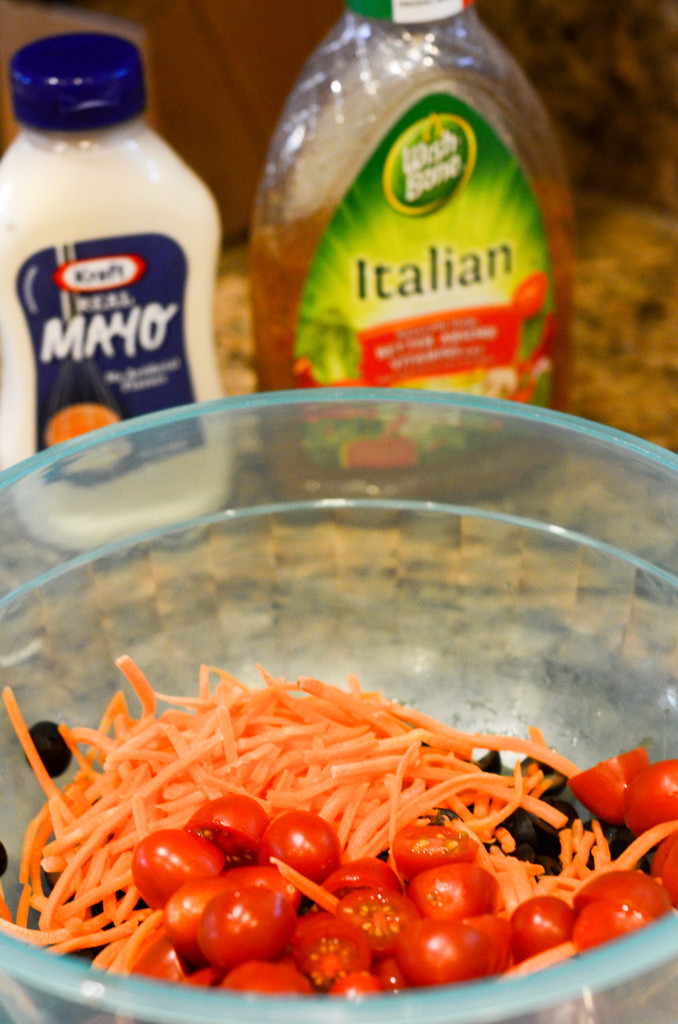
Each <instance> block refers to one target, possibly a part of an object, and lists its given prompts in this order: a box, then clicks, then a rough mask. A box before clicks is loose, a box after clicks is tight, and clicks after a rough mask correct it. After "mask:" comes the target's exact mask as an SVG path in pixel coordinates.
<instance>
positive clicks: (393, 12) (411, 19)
mask: <svg viewBox="0 0 678 1024" xmlns="http://www.w3.org/2000/svg"><path fill="white" fill-rule="evenodd" d="M473 2H474V0H345V4H346V6H347V7H348V8H349V10H351V11H354V12H355V13H356V14H362V15H363V16H364V17H365V18H379V19H380V20H381V21H393V22H396V23H398V24H401V25H403V24H405V25H406V24H414V23H415V22H422V21H440V20H442V19H443V18H451V17H453V16H454V15H455V14H461V12H462V11H463V10H465V8H467V7H470V6H471V5H472V4H473Z"/></svg>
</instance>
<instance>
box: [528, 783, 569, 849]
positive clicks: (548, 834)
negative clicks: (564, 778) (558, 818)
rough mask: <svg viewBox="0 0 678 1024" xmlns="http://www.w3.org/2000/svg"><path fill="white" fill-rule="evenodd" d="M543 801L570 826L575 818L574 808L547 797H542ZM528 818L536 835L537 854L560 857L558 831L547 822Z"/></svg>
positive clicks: (565, 801) (565, 802) (562, 801)
mask: <svg viewBox="0 0 678 1024" xmlns="http://www.w3.org/2000/svg"><path fill="white" fill-rule="evenodd" d="M543 800H544V802H545V803H547V804H549V806H551V807H555V808H556V809H557V810H559V811H561V812H562V813H563V814H564V815H565V816H566V817H567V825H571V824H572V822H573V821H574V820H575V818H576V817H577V812H576V810H575V808H574V807H573V806H572V804H570V803H568V802H567V800H559V799H558V798H553V799H549V798H548V797H544V798H543ZM530 817H531V818H532V821H533V823H534V827H535V831H536V833H537V844H536V849H537V852H538V853H543V854H545V855H546V856H548V857H558V856H559V855H560V830H559V829H557V828H554V827H553V825H549V823H548V822H547V821H543V820H542V819H541V818H537V817H536V816H533V815H530ZM566 827H567V826H566Z"/></svg>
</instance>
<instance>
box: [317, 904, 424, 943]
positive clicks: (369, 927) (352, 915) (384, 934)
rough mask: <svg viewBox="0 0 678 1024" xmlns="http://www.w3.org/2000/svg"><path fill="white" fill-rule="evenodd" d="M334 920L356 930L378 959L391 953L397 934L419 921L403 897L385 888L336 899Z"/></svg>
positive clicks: (414, 908) (415, 909)
mask: <svg viewBox="0 0 678 1024" xmlns="http://www.w3.org/2000/svg"><path fill="white" fill-rule="evenodd" d="M335 915H336V917H337V919H338V920H346V921H349V922H350V923H351V924H354V925H355V926H356V927H357V928H360V930H361V932H362V933H363V935H364V936H365V938H366V939H367V941H368V942H369V944H370V948H371V950H372V952H373V953H374V954H376V955H378V956H382V955H384V954H386V953H392V952H393V950H394V948H395V940H396V938H397V937H398V933H399V932H400V931H401V930H402V929H403V928H404V927H405V926H406V925H408V924H410V923H411V922H412V921H416V920H418V918H419V911H418V910H417V908H416V906H415V905H414V903H413V902H412V900H411V899H409V898H408V897H407V896H404V895H403V894H402V893H400V892H394V891H393V890H389V889H354V890H353V892H349V893H347V895H346V896H342V898H341V899H340V900H339V904H338V906H337V908H336V910H335Z"/></svg>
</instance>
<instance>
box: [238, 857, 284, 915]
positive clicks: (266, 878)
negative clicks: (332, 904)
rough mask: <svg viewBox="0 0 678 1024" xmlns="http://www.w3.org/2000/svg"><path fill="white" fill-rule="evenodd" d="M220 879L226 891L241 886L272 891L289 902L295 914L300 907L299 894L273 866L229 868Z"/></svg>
mask: <svg viewBox="0 0 678 1024" xmlns="http://www.w3.org/2000/svg"><path fill="white" fill-rule="evenodd" d="M222 877H223V879H224V887H225V888H227V889H238V888H242V886H243V885H248V886H250V885H253V886H254V887H255V888H256V887H257V886H260V887H261V888H263V889H274V890H275V891H276V892H279V893H280V894H281V895H282V896H284V897H285V899H288V900H289V901H290V903H291V904H292V906H293V907H294V910H295V912H296V911H297V910H298V909H299V906H300V905H301V893H300V892H299V890H298V889H297V888H295V886H293V885H292V883H291V882H288V881H287V879H285V878H283V876H282V875H281V874H280V872H279V871H278V869H277V867H276V866H275V865H274V864H243V865H242V866H241V867H239V868H231V870H230V871H227V872H226V873H225V874H224V875H223V876H222Z"/></svg>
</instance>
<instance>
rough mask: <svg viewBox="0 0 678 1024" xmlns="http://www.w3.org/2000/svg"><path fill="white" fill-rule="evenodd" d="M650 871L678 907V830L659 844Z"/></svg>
mask: <svg viewBox="0 0 678 1024" xmlns="http://www.w3.org/2000/svg"><path fill="white" fill-rule="evenodd" d="M650 873H651V874H652V876H653V877H655V878H659V879H660V880H661V883H662V885H663V886H664V888H665V889H666V892H667V893H668V897H669V899H670V900H671V903H672V905H673V906H674V907H678V832H677V833H675V835H672V836H669V837H668V839H665V840H664V841H663V842H662V843H660V844H659V846H658V847H657V850H656V851H655V855H654V857H653V858H652V867H651V870H650Z"/></svg>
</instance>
